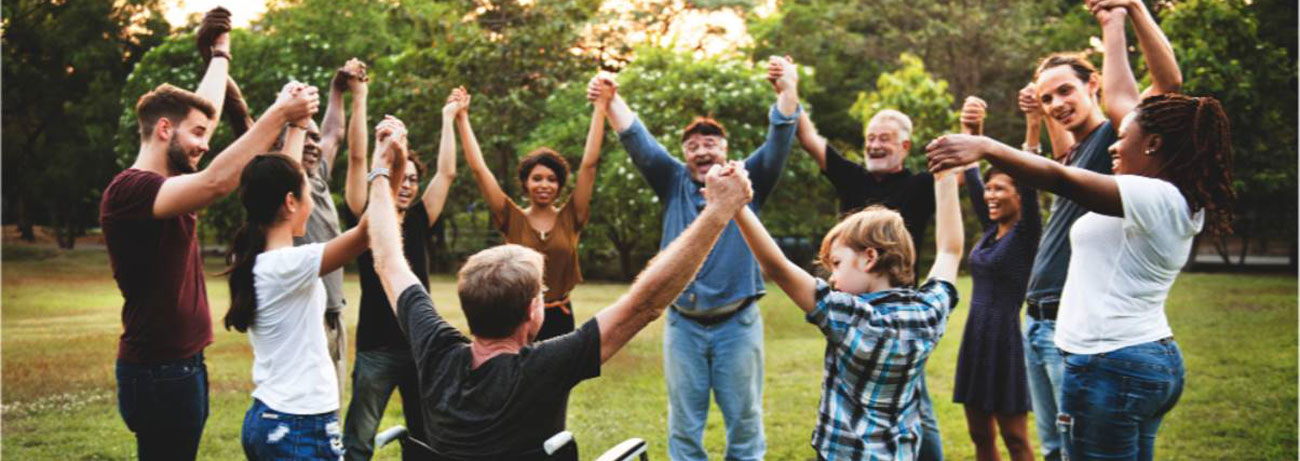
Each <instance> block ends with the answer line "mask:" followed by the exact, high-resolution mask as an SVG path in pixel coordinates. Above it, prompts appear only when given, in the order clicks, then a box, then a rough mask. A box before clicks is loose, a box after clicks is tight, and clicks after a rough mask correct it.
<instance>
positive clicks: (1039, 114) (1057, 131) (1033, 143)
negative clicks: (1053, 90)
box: [1019, 82, 1074, 162]
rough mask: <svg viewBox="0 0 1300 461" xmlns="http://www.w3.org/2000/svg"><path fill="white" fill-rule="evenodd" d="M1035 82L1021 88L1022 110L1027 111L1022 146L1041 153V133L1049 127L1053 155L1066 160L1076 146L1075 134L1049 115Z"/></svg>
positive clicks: (1048, 138) (1060, 160) (1057, 158)
mask: <svg viewBox="0 0 1300 461" xmlns="http://www.w3.org/2000/svg"><path fill="white" fill-rule="evenodd" d="M1034 86H1035V85H1034V82H1029V84H1027V85H1025V87H1024V88H1021V89H1020V95H1019V105H1020V111H1021V112H1024V113H1025V143H1024V145H1022V146H1021V147H1022V148H1024V150H1026V151H1029V152H1033V153H1035V154H1037V153H1041V152H1042V149H1041V147H1040V143H1039V133H1040V132H1041V130H1042V127H1043V126H1046V127H1047V140H1048V142H1049V143H1051V145H1052V157H1054V158H1055V159H1056V161H1058V162H1063V161H1065V155H1066V154H1067V153H1068V152H1069V151H1070V148H1071V147H1073V146H1074V135H1072V134H1070V131H1069V130H1066V129H1065V126H1063V125H1061V124H1060V123H1057V122H1056V120H1054V119H1052V118H1051V117H1048V116H1047V113H1046V112H1045V111H1044V110H1043V103H1042V102H1041V101H1039V100H1038V96H1037V95H1035V94H1034V93H1035V92H1034Z"/></svg>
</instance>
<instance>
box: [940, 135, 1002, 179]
mask: <svg viewBox="0 0 1300 461" xmlns="http://www.w3.org/2000/svg"><path fill="white" fill-rule="evenodd" d="M987 142H988V138H985V137H983V136H975V135H969V134H946V135H943V136H940V137H938V138H937V139H935V140H934V141H931V142H930V144H929V145H928V146H925V157H926V158H927V159H929V163H930V172H931V173H935V174H939V173H941V172H945V171H947V170H949V169H953V168H960V167H964V166H966V165H969V164H971V163H975V162H978V161H980V159H983V158H984V156H985V155H986V154H987V153H988V148H987V144H986V143H987Z"/></svg>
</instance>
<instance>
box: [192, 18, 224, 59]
mask: <svg viewBox="0 0 1300 461" xmlns="http://www.w3.org/2000/svg"><path fill="white" fill-rule="evenodd" d="M194 38H195V42H196V45H198V49H199V56H201V57H203V62H204V63H207V62H208V61H211V60H212V52H213V51H216V52H217V54H218V55H221V54H222V53H224V54H225V56H226V57H227V58H229V57H230V10H227V9H225V8H222V7H219V6H218V7H216V8H213V9H211V10H209V11H208V12H207V14H204V15H203V22H201V23H199V31H198V33H196V34H195V37H194Z"/></svg>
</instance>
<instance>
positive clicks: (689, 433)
mask: <svg viewBox="0 0 1300 461" xmlns="http://www.w3.org/2000/svg"><path fill="white" fill-rule="evenodd" d="M768 75H769V76H770V77H773V76H778V75H779V76H780V78H774V79H773V80H772V82H773V85H774V86H775V87H776V91H777V103H776V104H775V106H774V107H773V108H772V109H771V111H770V112H769V114H768V124H769V125H768V133H767V140H766V141H765V142H764V143H763V145H762V146H760V147H759V148H758V149H757V150H755V151H754V152H753V153H752V154H750V156H749V157H748V158H746V159H745V168H746V169H747V170H748V171H749V178H750V180H751V181H752V182H753V188H754V199H753V201H752V202H750V204H749V206H750V207H751V209H753V210H754V212H755V213H757V212H758V211H759V209H760V208H761V207H762V206H763V203H764V202H765V201H766V200H767V198H768V197H770V196H771V193H772V190H773V189H774V188H775V187H776V183H777V180H778V179H780V177H781V172H782V171H783V170H784V169H785V161H786V158H787V157H789V154H790V146H791V142H792V141H793V139H794V134H795V129H796V126H797V122H798V119H799V111H800V108H799V96H798V91H797V88H796V87H797V86H798V73H797V72H796V71H795V66H794V63H793V62H791V61H790V60H789V59H786V58H772V60H771V61H770V62H769V65H768ZM604 81H607V78H606V77H600V76H598V77H596V78H594V79H592V85H593V87H594V86H595V85H599V84H601V83H603V82H604ZM608 114H609V118H610V122H611V123H612V124H613V126H614V128H615V129H616V130H617V131H618V134H619V139H620V140H621V141H622V142H623V146H624V148H626V149H627V152H628V156H629V157H631V158H632V162H633V163H635V164H636V166H637V169H639V170H641V174H642V175H643V176H645V179H646V182H648V183H650V187H651V188H653V189H654V191H655V194H656V195H658V196H659V200H660V203H662V204H663V207H664V227H663V236H662V237H661V239H660V248H663V247H664V246H667V245H668V244H669V243H670V242H672V241H673V239H675V238H677V236H678V234H681V233H682V231H684V230H685V229H686V228H687V226H689V225H690V224H691V222H692V221H694V220H695V218H696V216H698V215H699V213H700V210H701V209H702V208H703V207H704V196H703V195H702V194H701V189H703V187H704V183H703V181H704V176H705V174H706V173H707V172H708V170H709V168H710V167H712V166H713V165H722V164H723V163H724V162H725V161H726V159H727V138H726V130H725V129H724V128H723V127H722V125H721V124H719V123H718V122H717V121H714V120H712V119H710V118H706V117H700V118H696V119H695V121H693V122H691V124H690V125H689V126H687V127H686V129H685V130H684V133H683V135H682V157H683V160H684V161H683V160H678V159H677V158H674V157H673V156H672V155H670V154H669V153H668V150H667V149H665V148H664V146H663V145H661V144H659V142H657V141H655V138H654V137H653V136H651V134H650V132H649V131H648V130H647V129H646V127H645V125H643V124H642V123H641V121H640V120H638V119H637V116H636V114H635V113H633V112H632V110H631V109H630V108H629V107H628V106H627V104H626V102H624V101H623V98H622V97H621V95H618V94H617V93H616V94H615V96H614V98H613V99H612V100H611V101H610V107H609V110H608ZM763 294H764V288H763V277H762V274H761V273H760V272H759V269H758V263H757V262H756V261H755V260H754V256H753V254H752V253H750V251H749V247H748V246H747V245H745V241H744V239H743V238H742V237H741V235H740V230H739V229H738V228H737V227H736V224H735V223H734V222H732V223H729V224H728V225H727V228H726V230H724V231H723V233H722V236H721V237H719V239H718V243H717V245H716V246H714V248H713V251H712V252H711V253H710V254H709V257H708V259H707V260H706V261H705V262H704V266H703V267H702V268H700V271H699V273H698V274H697V275H696V277H695V279H694V280H693V281H692V282H691V283H690V284H689V285H687V287H686V289H685V290H684V291H683V292H682V293H681V295H679V296H678V297H677V300H676V302H674V303H673V306H672V309H671V312H669V314H668V322H667V327H666V328H665V332H664V374H665V377H666V379H667V381H668V432H669V441H668V451H669V454H670V456H671V457H672V459H675V460H695V459H701V460H702V459H706V458H707V455H706V452H705V451H704V445H703V437H704V423H705V419H706V418H707V417H708V412H709V394H710V392H713V394H714V395H716V396H717V399H718V407H719V408H720V409H721V410H722V417H723V419H724V421H725V422H726V427H727V450H726V457H727V459H762V458H763V455H764V452H765V451H766V449H767V447H766V442H765V441H764V438H763V413H762V410H763V405H762V401H763V322H762V319H761V317H760V316H759V313H758V307H757V306H756V305H755V301H756V300H757V299H758V298H759V297H761V296H763Z"/></svg>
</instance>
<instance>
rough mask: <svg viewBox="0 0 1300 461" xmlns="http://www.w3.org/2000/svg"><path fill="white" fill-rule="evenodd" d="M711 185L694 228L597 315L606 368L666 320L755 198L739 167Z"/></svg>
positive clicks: (716, 173) (720, 173)
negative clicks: (625, 348) (729, 226)
mask: <svg viewBox="0 0 1300 461" xmlns="http://www.w3.org/2000/svg"><path fill="white" fill-rule="evenodd" d="M705 184H706V189H707V191H708V192H706V199H707V205H705V207H704V210H703V211H701V212H700V215H699V216H698V217H697V218H695V221H694V222H692V223H691V225H690V227H687V228H686V231H685V232H682V234H681V235H679V236H677V238H676V239H675V240H673V242H672V243H671V244H669V245H668V247H667V248H664V249H663V251H660V252H659V255H658V256H655V258H654V259H653V260H651V261H650V263H649V264H648V265H646V268H645V270H643V271H641V274H640V275H638V276H637V279H636V281H635V282H633V283H632V286H631V287H629V288H628V292H627V294H625V295H623V296H622V297H620V298H619V299H618V301H615V302H614V304H612V305H610V306H609V307H606V308H605V309H603V310H601V311H600V312H599V313H597V314H596V320H597V322H596V323H597V325H599V326H600V360H601V362H602V363H603V362H606V361H608V360H609V359H610V358H611V357H613V356H614V354H615V353H617V352H618V351H619V349H622V348H623V346H624V345H626V344H627V343H628V341H631V340H632V337H633V336H636V334H637V332H639V331H641V329H642V328H645V326H646V325H648V324H649V323H650V322H652V321H654V320H655V319H656V318H659V316H660V315H663V312H664V310H665V309H666V308H667V307H668V304H669V303H671V302H672V301H673V299H674V298H676V297H677V295H678V294H680V293H681V292H682V290H683V289H684V288H686V284H687V283H689V282H690V281H691V280H692V279H694V278H695V273H696V271H699V269H700V266H701V265H702V264H703V263H704V258H705V257H706V256H708V254H709V252H710V251H711V250H712V249H713V244H714V243H715V242H717V240H718V235H720V234H721V233H722V230H723V229H724V228H726V226H727V222H728V221H730V220H731V219H732V218H733V217H734V216H735V215H736V212H737V211H739V210H740V209H741V208H743V207H744V206H745V204H746V203H747V202H748V201H749V200H750V198H751V196H750V194H751V186H750V184H749V181H748V180H747V178H745V176H744V169H743V168H742V167H740V166H739V165H738V164H736V163H734V162H733V163H730V164H728V165H727V166H726V167H716V166H715V167H714V168H713V169H712V170H710V172H709V175H708V177H707V178H706V180H705Z"/></svg>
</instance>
